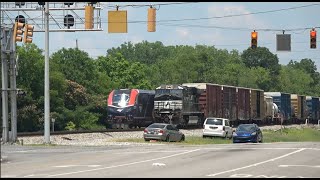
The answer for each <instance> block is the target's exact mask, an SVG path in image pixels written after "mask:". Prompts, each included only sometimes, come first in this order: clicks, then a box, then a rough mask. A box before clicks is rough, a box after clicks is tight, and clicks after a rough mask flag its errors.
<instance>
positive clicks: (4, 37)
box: [1, 27, 11, 143]
mask: <svg viewBox="0 0 320 180" xmlns="http://www.w3.org/2000/svg"><path fill="white" fill-rule="evenodd" d="M10 32H11V31H10V28H7V27H1V61H2V63H1V64H2V65H1V77H2V89H1V94H2V140H3V142H4V143H7V142H9V121H8V61H7V57H8V55H7V52H8V45H10V43H9V42H10V35H9V33H10ZM8 38H9V39H8Z"/></svg>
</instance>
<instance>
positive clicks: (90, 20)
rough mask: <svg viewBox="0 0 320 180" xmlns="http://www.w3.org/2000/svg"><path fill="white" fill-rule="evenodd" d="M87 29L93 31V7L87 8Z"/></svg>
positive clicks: (88, 6)
mask: <svg viewBox="0 0 320 180" xmlns="http://www.w3.org/2000/svg"><path fill="white" fill-rule="evenodd" d="M84 26H85V29H93V6H90V5H87V6H85V23H84Z"/></svg>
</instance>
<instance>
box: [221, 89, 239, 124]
mask: <svg viewBox="0 0 320 180" xmlns="http://www.w3.org/2000/svg"><path fill="white" fill-rule="evenodd" d="M222 90H223V92H222V117H223V118H227V119H229V120H230V121H235V120H237V88H236V87H234V86H225V85H222Z"/></svg>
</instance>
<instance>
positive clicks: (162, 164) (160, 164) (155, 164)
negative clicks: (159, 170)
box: [152, 163, 166, 166]
mask: <svg viewBox="0 0 320 180" xmlns="http://www.w3.org/2000/svg"><path fill="white" fill-rule="evenodd" d="M165 165H166V164H164V163H153V164H152V166H165Z"/></svg>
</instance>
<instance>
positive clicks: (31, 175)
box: [23, 174, 48, 177]
mask: <svg viewBox="0 0 320 180" xmlns="http://www.w3.org/2000/svg"><path fill="white" fill-rule="evenodd" d="M47 175H48V174H30V175H26V176H23V177H33V176H47Z"/></svg>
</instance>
